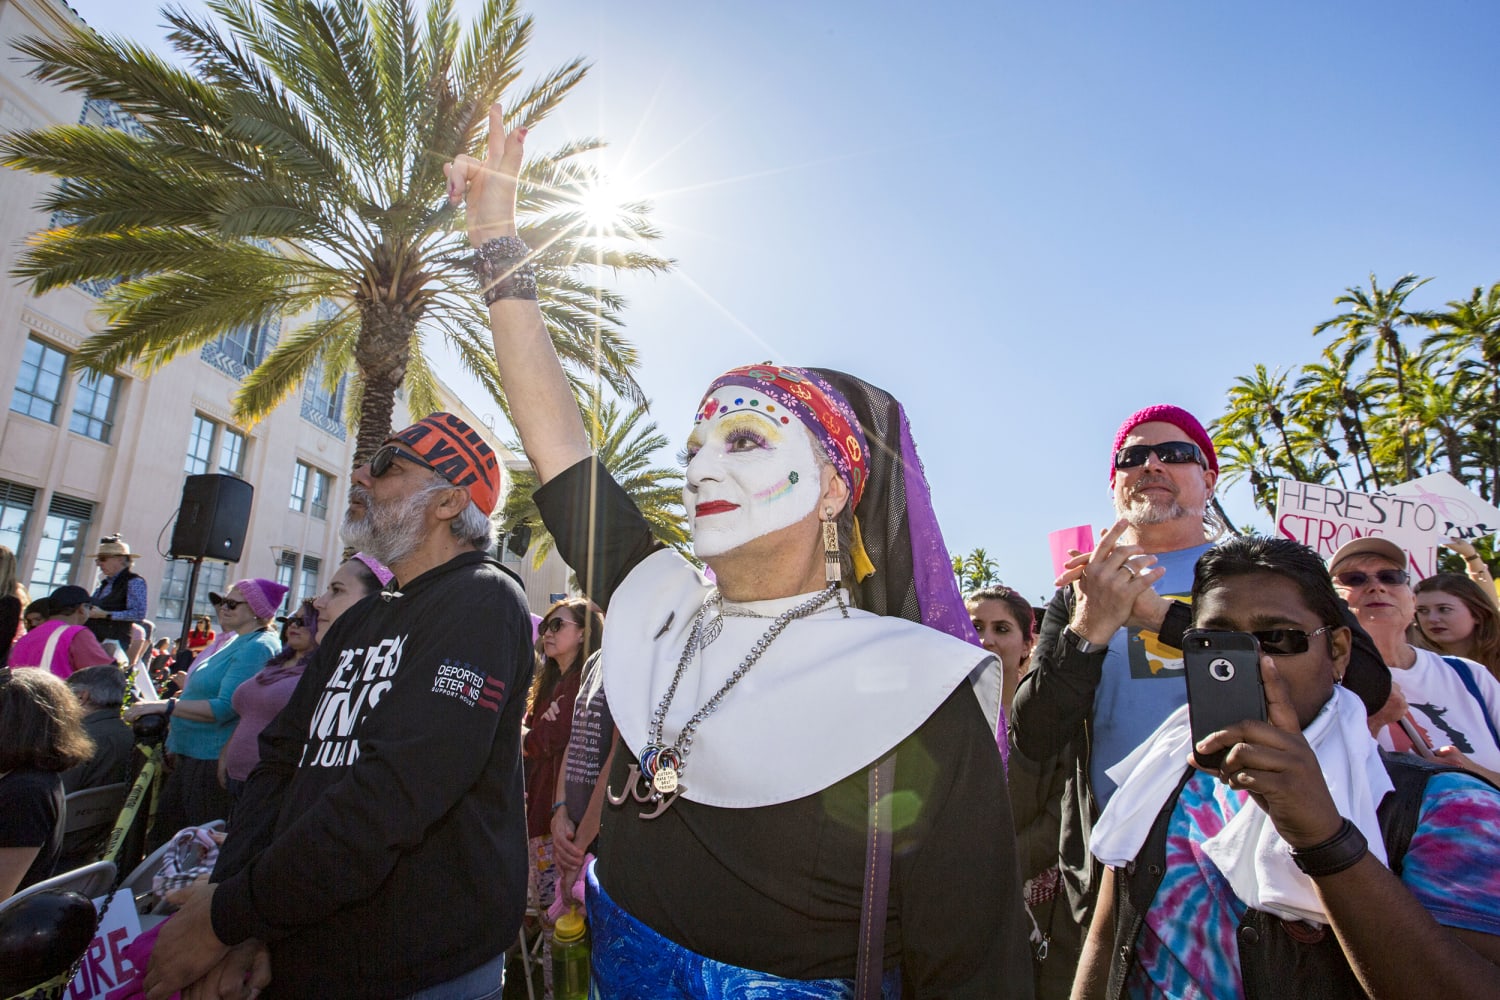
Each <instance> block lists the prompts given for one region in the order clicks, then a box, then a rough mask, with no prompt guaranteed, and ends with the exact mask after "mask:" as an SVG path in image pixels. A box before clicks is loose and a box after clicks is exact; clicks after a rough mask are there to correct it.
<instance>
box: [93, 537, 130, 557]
mask: <svg viewBox="0 0 1500 1000" xmlns="http://www.w3.org/2000/svg"><path fill="white" fill-rule="evenodd" d="M106 556H124V557H125V558H126V559H134V558H135V556H136V554H135V553H134V552H131V551H130V546H129V545H127V544H126V543H125V539H123V538H121V537H120V536H119V535H105V536H104V537H103V538H101V539H99V551H98V552H95V553H94V558H95V559H103V558H104V557H106Z"/></svg>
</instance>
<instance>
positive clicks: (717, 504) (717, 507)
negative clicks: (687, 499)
mask: <svg viewBox="0 0 1500 1000" xmlns="http://www.w3.org/2000/svg"><path fill="white" fill-rule="evenodd" d="M739 509H740V505H739V504H737V503H730V502H728V501H727V500H706V501H704V502H703V503H700V504H698V505H697V506H696V507H694V508H693V513H694V514H695V515H696V516H698V517H705V516H707V515H709V514H723V513H726V512H728V511H731V510H739Z"/></svg>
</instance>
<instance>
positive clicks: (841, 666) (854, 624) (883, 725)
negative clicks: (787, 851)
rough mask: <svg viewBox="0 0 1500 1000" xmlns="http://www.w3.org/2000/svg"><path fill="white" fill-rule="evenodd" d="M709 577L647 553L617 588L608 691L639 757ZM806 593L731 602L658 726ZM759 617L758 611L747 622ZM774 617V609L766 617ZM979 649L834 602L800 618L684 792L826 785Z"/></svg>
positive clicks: (767, 798) (940, 695)
mask: <svg viewBox="0 0 1500 1000" xmlns="http://www.w3.org/2000/svg"><path fill="white" fill-rule="evenodd" d="M711 592H712V585H711V584H709V582H708V581H707V580H706V579H705V578H704V577H703V576H702V575H701V574H700V573H698V571H697V570H695V569H694V568H693V567H692V566H691V565H689V564H688V563H687V562H686V561H685V560H683V559H682V557H681V556H679V555H677V554H676V553H675V552H672V551H671V550H663V551H661V552H656V553H653V554H652V555H651V556H648V557H647V558H646V559H644V560H642V561H641V562H640V563H639V564H638V565H637V566H636V567H635V568H634V569H633V570H631V572H630V575H629V576H627V577H626V579H625V581H624V583H623V584H622V585H621V586H620V588H619V589H618V590H617V591H616V592H615V594H614V597H613V598H612V599H611V601H610V605H609V618H608V626H607V627H606V628H605V630H604V659H603V663H604V687H605V693H606V697H607V699H608V702H609V709H610V713H611V715H613V717H614V720H615V724H616V726H617V727H618V729H619V732H620V736H621V738H622V739H623V740H624V741H625V745H626V746H627V747H629V748H630V749H631V751H632V752H634V753H637V754H638V753H639V752H640V750H641V748H642V747H643V746H644V745H645V744H646V742H647V739H648V734H649V731H650V727H651V719H652V717H653V715H654V714H655V712H656V709H657V706H658V705H659V704H660V702H661V699H662V696H663V695H664V694H665V693H666V690H667V688H668V686H669V685H670V684H671V681H672V677H673V675H674V674H675V672H676V669H677V665H678V662H679V660H680V658H681V656H682V651H683V648H684V646H685V645H686V643H687V640H688V634H689V632H690V630H691V628H692V624H693V619H694V618H695V617H696V615H697V613H698V609H699V608H700V607H701V606H702V604H703V601H704V599H705V598H706V597H707V596H708V595H709V594H710V593H711ZM809 596H811V595H806V594H803V595H798V596H795V597H789V598H777V599H774V600H770V601H751V602H743V603H734V604H730V603H729V602H726V608H727V609H729V610H730V611H731V613H729V614H726V615H724V616H723V619H722V622H723V633H722V634H721V635H719V636H718V637H717V638H716V639H715V640H714V641H713V642H711V643H710V644H709V645H708V646H707V647H706V648H704V649H701V650H699V651H698V653H697V654H696V655H695V656H694V657H693V658H692V660H690V661H689V663H688V666H687V669H686V671H685V673H684V674H683V677H682V680H681V682H680V683H679V684H678V687H677V693H676V696H675V697H674V698H673V700H672V704H671V707H670V708H669V710H668V712H667V717H666V723H665V725H664V727H663V735H664V737H665V741H666V742H668V743H670V742H672V741H673V740H674V739H675V738H676V737H677V735H678V734H679V733H680V732H681V730H682V727H683V725H684V724H686V722H687V721H688V720H689V719H690V718H692V716H693V715H694V714H695V713H696V712H697V711H698V710H699V709H700V708H701V707H702V706H703V705H704V703H705V702H706V701H708V699H709V698H711V697H712V696H713V695H714V693H715V692H717V691H718V690H719V688H720V687H721V686H723V684H724V682H725V680H727V679H728V678H729V676H730V675H731V674H732V673H733V672H734V670H735V668H736V667H738V666H739V665H740V663H741V662H742V661H743V660H744V659H745V657H746V655H747V654H748V653H749V652H750V650H751V648H752V647H753V646H754V644H755V642H756V641H757V640H758V639H760V638H761V637H762V636H763V635H764V634H765V632H766V628H767V626H768V625H769V622H768V621H767V620H766V617H774V616H776V615H778V614H780V613H782V612H784V611H786V610H787V609H788V608H791V607H795V606H796V605H797V604H799V603H801V602H803V601H805V600H806V599H807V598H808V597H809ZM744 615H754V616H756V617H745V616H744ZM761 616H765V617H761ZM988 656H989V654H988V653H986V652H985V651H984V650H982V649H980V648H978V647H976V646H974V645H972V644H970V643H967V642H964V641H963V640H961V639H955V638H953V637H952V636H949V635H945V634H943V633H941V632H937V631H935V630H934V629H930V628H926V627H925V626H921V625H917V624H915V623H913V622H909V621H906V620H905V619H901V618H889V617H884V616H880V615H873V614H870V613H869V612H865V611H860V610H858V609H853V608H851V609H850V610H849V616H848V618H845V617H844V615H843V612H842V611H841V609H840V608H839V606H838V605H837V604H836V603H833V602H830V603H829V604H828V606H827V607H824V608H822V609H820V610H819V611H817V612H815V613H814V614H812V615H809V616H808V617H807V618H804V619H800V620H796V621H793V622H791V624H789V625H788V626H787V628H786V630H785V631H784V632H783V633H782V634H781V636H780V637H779V638H777V639H776V641H775V642H773V643H772V644H771V645H770V647H769V648H768V649H767V650H766V651H765V653H764V654H762V656H761V657H760V658H759V659H758V660H757V661H756V663H755V664H754V666H753V667H752V668H751V669H750V670H749V672H747V673H746V674H745V675H744V677H743V679H742V680H741V681H740V682H739V683H738V684H737V685H736V686H735V687H734V689H733V690H731V691H730V692H729V693H728V694H727V695H726V696H725V697H724V700H723V701H722V702H721V703H720V706H719V708H718V709H717V710H716V711H715V712H713V714H712V715H710V716H708V717H707V718H706V719H705V720H704V721H703V722H702V723H701V725H700V727H699V728H698V731H697V734H696V736H695V737H694V740H693V744H692V748H691V750H690V751H689V753H688V755H687V759H686V761H685V763H684V767H683V768H682V786H683V791H682V795H683V796H684V797H685V798H687V799H689V800H691V801H693V802H699V803H703V804H705V805H713V806H722V807H727V808H741V809H743V808H753V807H756V806H764V805H773V804H776V803H779V802H790V801H792V800H794V799H799V798H802V797H803V796H806V795H810V794H812V793H813V792H817V791H820V790H822V789H824V788H827V787H828V786H829V785H832V784H833V783H834V782H836V781H838V780H840V779H842V778H845V777H847V776H849V775H851V774H854V773H855V772H857V771H860V770H863V769H864V768H866V767H868V766H869V765H870V764H872V763H874V761H875V760H877V759H878V758H879V757H880V756H881V755H882V754H884V753H885V752H886V751H888V750H890V749H891V748H892V747H894V746H895V745H896V744H897V743H899V742H900V741H901V740H903V739H905V738H906V737H907V736H908V735H910V734H911V733H912V732H914V731H915V730H916V729H917V727H918V726H920V725H921V724H922V723H923V722H924V721H926V719H927V718H928V717H929V716H930V715H932V713H933V712H934V711H936V710H937V708H938V707H939V706H940V705H941V704H942V703H943V701H944V700H945V699H946V698H947V697H948V695H949V694H951V693H952V692H953V690H954V689H955V688H956V687H958V685H959V684H960V683H962V682H963V681H964V680H965V679H967V678H968V676H969V674H970V673H971V672H972V671H973V670H974V668H975V667H976V666H978V665H979V663H980V662H981V661H983V660H985V659H986V658H987V657H988Z"/></svg>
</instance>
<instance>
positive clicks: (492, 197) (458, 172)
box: [443, 104, 592, 483]
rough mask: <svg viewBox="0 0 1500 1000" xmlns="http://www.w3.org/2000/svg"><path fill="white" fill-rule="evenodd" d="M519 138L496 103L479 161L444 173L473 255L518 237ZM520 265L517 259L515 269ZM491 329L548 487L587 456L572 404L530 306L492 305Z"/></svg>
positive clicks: (519, 422)
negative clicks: (461, 207)
mask: <svg viewBox="0 0 1500 1000" xmlns="http://www.w3.org/2000/svg"><path fill="white" fill-rule="evenodd" d="M525 139H526V130H525V129H524V128H517V129H516V130H514V131H512V132H506V130H505V116H504V114H503V112H502V111H501V110H500V105H498V104H496V105H494V106H493V107H491V108H490V137H489V144H488V147H487V152H486V155H485V158H484V160H483V161H480V160H476V159H475V158H474V157H472V156H467V155H460V156H459V157H458V158H456V159H455V160H454V161H453V162H452V163H449V164H447V165H446V166H445V167H444V168H443V172H444V173H445V174H447V176H448V200H449V202H450V203H452V204H454V205H457V204H459V203H460V202H463V203H465V204H466V206H467V211H468V223H469V242H470V243H472V244H473V245H474V248H475V249H476V250H479V249H481V248H482V247H484V245H485V244H486V243H488V242H489V241H492V240H500V239H503V238H505V237H515V236H516V178H517V177H518V176H519V175H520V172H521V153H522V144H523V143H524V142H525ZM502 249H503V245H502ZM532 249H536V248H532ZM503 256H504V257H510V256H512V254H510V253H505V254H504V255H503ZM520 263H521V260H520V259H519V258H516V259H515V264H516V265H519V264H520ZM490 329H491V330H492V331H493V332H494V335H495V360H496V362H497V363H498V364H499V366H500V381H501V384H502V385H503V386H504V389H505V396H506V399H507V400H508V401H509V402H510V413H511V419H512V420H513V422H514V423H515V425H516V430H517V432H519V433H520V435H521V445H522V447H523V448H524V449H525V450H526V457H527V458H528V459H530V460H531V464H532V466H533V467H534V468H535V469H536V474H537V478H538V479H539V481H540V482H543V483H545V482H548V481H549V480H551V479H553V478H554V477H556V476H557V474H558V473H560V472H562V471H563V470H564V469H567V468H569V467H571V466H573V465H576V464H577V463H578V462H580V461H582V460H583V459H585V458H587V457H589V455H590V454H591V453H592V451H591V449H590V448H589V443H588V437H587V435H585V433H584V430H583V420H582V418H581V417H580V416H579V415H578V404H577V403H576V402H575V401H574V399H573V393H572V392H571V391H570V390H569V388H568V382H567V379H566V378H564V377H563V370H562V365H561V364H560V363H559V362H558V360H557V353H556V352H555V351H554V350H553V349H552V340H551V338H550V337H548V335H547V328H546V325H545V324H544V323H543V322H542V312H541V309H540V308H539V307H538V306H537V303H536V300H535V299H531V298H501V299H498V300H496V301H495V302H494V303H493V304H492V305H491V306H490Z"/></svg>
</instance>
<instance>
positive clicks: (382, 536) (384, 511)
mask: <svg viewBox="0 0 1500 1000" xmlns="http://www.w3.org/2000/svg"><path fill="white" fill-rule="evenodd" d="M427 492H428V491H426V490H419V491H418V492H416V493H413V494H412V495H411V496H409V497H407V498H406V500H405V501H403V502H401V503H399V504H376V503H375V501H374V500H373V499H372V498H371V497H370V494H369V492H368V491H367V490H365V489H364V488H363V487H361V486H351V487H349V499H351V500H358V501H360V502H361V503H363V504H364V506H365V516H364V517H361V518H357V519H356V518H351V517H348V516H345V518H344V523H343V526H342V527H340V528H339V536H340V537H341V538H343V540H344V544H345V545H348V546H351V547H352V548H354V549H356V550H357V551H360V552H364V553H366V554H367V555H372V556H374V557H375V558H376V559H379V560H380V561H381V562H383V563H385V564H386V565H387V566H393V565H395V564H396V563H399V562H403V561H405V560H406V558H407V557H408V556H410V555H411V554H412V553H414V552H416V551H417V549H419V548H421V546H422V541H423V539H424V538H425V536H426V531H425V528H424V525H423V523H422V512H423V511H424V510H426V509H427Z"/></svg>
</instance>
